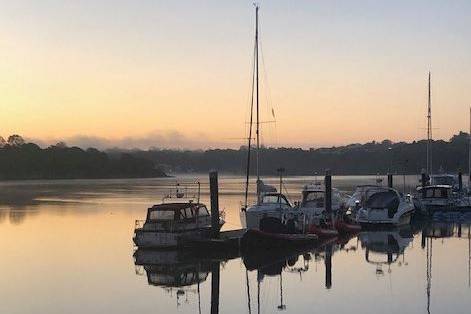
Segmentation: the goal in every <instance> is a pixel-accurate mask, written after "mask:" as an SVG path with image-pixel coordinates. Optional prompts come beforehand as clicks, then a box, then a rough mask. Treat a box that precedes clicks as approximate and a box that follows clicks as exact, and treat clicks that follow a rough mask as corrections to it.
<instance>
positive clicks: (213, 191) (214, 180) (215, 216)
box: [209, 171, 220, 238]
mask: <svg viewBox="0 0 471 314" xmlns="http://www.w3.org/2000/svg"><path fill="white" fill-rule="evenodd" d="M209 192H210V197H211V237H212V238H219V228H220V227H219V190H218V172H217V171H211V172H209Z"/></svg>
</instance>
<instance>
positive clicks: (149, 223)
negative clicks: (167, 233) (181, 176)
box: [143, 202, 211, 230]
mask: <svg viewBox="0 0 471 314" xmlns="http://www.w3.org/2000/svg"><path fill="white" fill-rule="evenodd" d="M210 223H211V217H210V214H209V211H208V209H207V208H206V206H205V205H204V204H200V203H193V202H186V203H163V204H158V205H154V206H152V207H150V208H149V209H148V210H147V217H146V220H145V223H144V225H143V229H144V230H156V229H165V230H167V229H173V228H175V227H178V226H190V225H192V226H194V227H205V226H206V225H208V226H210Z"/></svg>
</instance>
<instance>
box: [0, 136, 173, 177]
mask: <svg viewBox="0 0 471 314" xmlns="http://www.w3.org/2000/svg"><path fill="white" fill-rule="evenodd" d="M162 176H165V173H164V172H163V171H162V170H161V169H159V168H158V167H156V165H155V163H154V162H153V161H152V160H150V159H143V158H139V157H137V156H133V155H132V154H128V153H121V154H117V155H116V154H113V156H110V155H109V154H107V153H105V152H101V151H98V150H97V149H94V148H89V149H86V150H83V149H81V148H79V147H67V145H66V144H65V143H58V144H56V145H53V146H50V147H47V148H44V149H42V148H41V147H39V146H38V145H36V144H34V143H25V141H24V139H23V138H22V137H21V136H19V135H12V136H10V137H9V138H8V140H7V141H5V139H3V138H1V137H0V179H1V180H18V179H81V178H93V179H94V178H147V177H162Z"/></svg>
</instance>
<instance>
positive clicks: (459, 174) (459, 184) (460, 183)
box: [458, 171, 463, 192]
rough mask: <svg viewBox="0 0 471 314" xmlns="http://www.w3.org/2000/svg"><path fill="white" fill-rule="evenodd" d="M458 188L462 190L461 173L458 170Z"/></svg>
mask: <svg viewBox="0 0 471 314" xmlns="http://www.w3.org/2000/svg"><path fill="white" fill-rule="evenodd" d="M458 189H459V191H460V192H461V191H463V173H462V172H461V171H459V172H458Z"/></svg>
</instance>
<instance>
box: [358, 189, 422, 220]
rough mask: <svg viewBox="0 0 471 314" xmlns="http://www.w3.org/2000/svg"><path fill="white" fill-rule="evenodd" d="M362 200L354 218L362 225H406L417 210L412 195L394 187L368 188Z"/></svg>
mask: <svg viewBox="0 0 471 314" xmlns="http://www.w3.org/2000/svg"><path fill="white" fill-rule="evenodd" d="M361 200H362V201H360V203H357V206H358V209H357V210H356V213H355V215H354V220H355V221H356V222H357V223H359V224H361V225H394V226H398V225H406V224H409V223H410V219H411V216H412V214H413V212H414V210H415V208H414V204H413V202H412V199H411V198H410V197H404V196H403V195H401V194H399V193H398V192H397V191H396V190H395V189H392V188H386V187H381V188H380V187H374V188H372V189H366V190H365V191H364V194H363V195H362V197H361Z"/></svg>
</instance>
